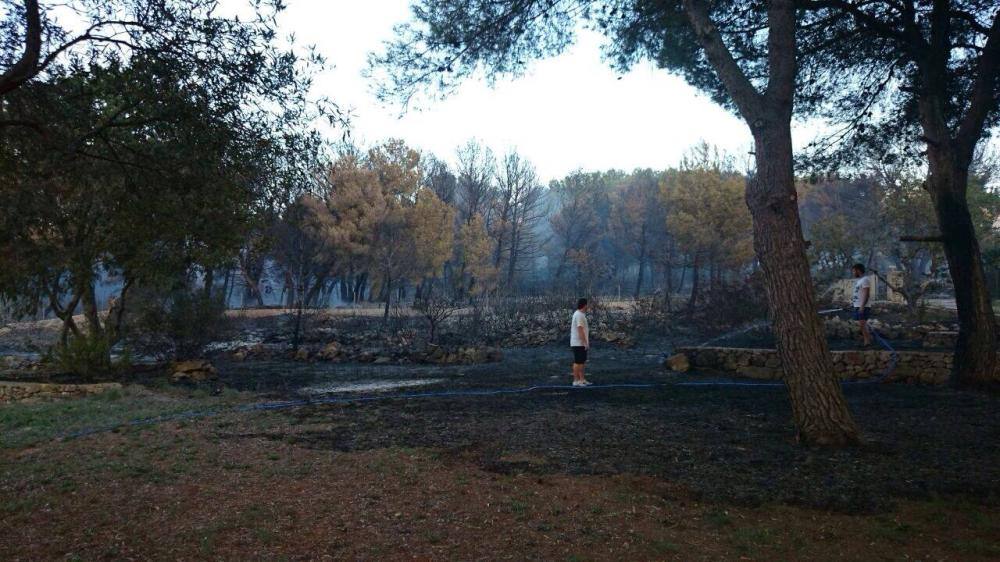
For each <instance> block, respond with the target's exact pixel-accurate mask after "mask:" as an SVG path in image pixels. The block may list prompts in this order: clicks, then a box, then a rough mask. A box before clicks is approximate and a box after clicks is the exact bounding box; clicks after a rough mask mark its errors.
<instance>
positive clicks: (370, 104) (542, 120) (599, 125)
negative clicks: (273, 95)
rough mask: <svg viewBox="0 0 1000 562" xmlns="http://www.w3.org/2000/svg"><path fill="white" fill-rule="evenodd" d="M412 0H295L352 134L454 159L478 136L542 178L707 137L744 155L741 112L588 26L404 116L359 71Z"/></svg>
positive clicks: (285, 21) (621, 163) (320, 86)
mask: <svg viewBox="0 0 1000 562" xmlns="http://www.w3.org/2000/svg"><path fill="white" fill-rule="evenodd" d="M408 6H409V2H408V1H407V0H365V1H360V0H288V9H287V10H286V11H285V12H284V14H283V15H282V18H281V26H282V30H283V31H285V32H294V33H295V36H296V42H297V43H298V44H300V45H306V44H314V45H316V47H317V49H318V50H319V51H320V52H321V53H323V54H324V55H325V56H326V58H327V61H328V63H329V64H330V66H331V67H332V68H331V69H330V70H329V71H327V72H325V73H324V74H323V75H322V76H321V77H320V78H319V80H318V81H317V84H316V91H317V92H318V93H322V94H323V95H326V96H328V97H330V98H331V99H333V100H334V101H336V102H338V103H339V104H340V105H341V106H342V107H347V108H351V109H352V110H353V118H352V127H351V134H352V136H354V137H355V138H356V139H358V140H360V141H362V142H363V143H365V144H371V143H375V142H378V141H380V140H383V139H386V138H389V137H398V138H401V139H403V140H405V141H406V142H407V143H409V144H410V145H412V146H414V147H417V148H419V149H421V150H425V151H430V152H433V153H434V154H436V155H438V156H439V157H442V158H444V159H446V160H448V161H454V153H455V149H456V148H457V147H458V146H459V145H461V144H464V143H465V141H466V140H467V139H469V138H473V137H474V138H477V139H479V140H480V141H482V142H483V143H485V144H487V145H489V146H490V147H492V148H493V149H494V150H495V151H497V152H498V153H502V152H504V151H506V150H507V149H508V148H510V147H516V148H517V149H518V151H520V152H521V153H522V154H523V155H524V156H526V157H527V158H528V159H529V160H531V161H532V162H533V163H534V164H535V166H536V167H537V169H538V172H539V175H540V177H541V179H542V180H544V181H548V180H550V179H553V178H556V177H560V176H562V175H564V174H566V173H567V172H569V171H571V170H573V169H576V168H583V169H587V170H594V169H607V168H622V169H625V170H631V169H633V168H636V167H651V168H664V167H667V166H670V165H673V164H676V163H677V162H678V161H679V160H680V158H681V156H682V155H683V154H684V152H685V150H686V149H687V148H688V147H689V146H691V145H692V144H694V143H696V142H698V141H699V140H700V139H705V140H707V141H708V142H710V143H714V144H717V145H719V146H720V147H722V148H724V149H726V150H728V151H730V152H731V153H733V154H734V155H738V156H739V157H740V158H743V157H744V156H745V155H746V153H747V151H748V149H749V147H750V134H749V131H748V129H747V128H746V126H745V125H744V124H743V122H742V121H741V120H739V119H738V118H737V117H734V116H733V115H730V114H729V113H727V112H726V111H724V110H722V109H721V108H719V107H718V106H716V105H715V104H713V103H712V102H711V100H709V99H708V98H707V97H705V96H703V95H700V94H698V93H697V91H696V90H694V89H693V88H691V87H690V86H688V85H686V84H685V83H684V81H683V80H682V79H680V78H678V77H675V76H670V75H668V74H667V73H666V72H665V71H663V70H657V69H656V68H654V67H653V66H652V65H643V66H641V67H638V68H635V69H634V70H632V71H631V72H629V73H628V74H625V75H624V76H622V79H621V80H618V75H617V74H616V73H615V72H613V71H612V70H611V69H610V67H609V66H608V65H607V64H605V63H604V62H603V61H602V60H601V56H600V44H601V37H600V36H599V35H597V34H593V33H585V34H583V35H580V36H579V37H578V40H577V43H576V45H574V46H573V47H572V48H571V49H570V50H569V51H568V52H566V53H564V54H563V55H561V56H559V57H557V58H553V59H548V60H543V61H539V62H537V63H536V64H535V65H534V66H533V67H532V68H531V71H530V72H529V74H528V75H526V76H524V77H523V78H520V79H517V80H512V81H504V82H499V83H498V84H497V85H496V87H495V88H492V89H491V88H490V87H489V86H488V85H486V84H485V83H484V82H468V83H466V84H465V85H464V86H463V87H462V88H461V90H460V91H459V92H458V93H457V94H455V95H453V96H451V97H449V98H447V99H446V100H444V101H440V102H431V103H429V104H425V108H424V109H423V110H422V111H416V112H415V111H411V112H409V113H407V114H405V115H403V116H402V117H400V111H401V108H400V107H399V106H392V105H390V106H384V105H382V104H380V103H379V102H378V101H377V100H376V99H375V97H374V95H373V93H372V86H371V84H370V83H369V82H368V81H367V80H366V79H364V78H363V77H362V76H361V72H362V70H363V69H364V68H365V64H366V57H367V55H368V53H369V52H370V51H372V50H376V49H379V48H380V46H381V44H382V42H383V41H384V40H386V39H388V38H390V37H392V27H393V25H394V24H396V23H399V22H401V21H404V20H406V19H407V18H408V17H409V7H408Z"/></svg>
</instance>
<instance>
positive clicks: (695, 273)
mask: <svg viewBox="0 0 1000 562" xmlns="http://www.w3.org/2000/svg"><path fill="white" fill-rule="evenodd" d="M700 269H701V256H699V255H698V254H697V252H696V253H695V255H694V261H692V262H691V296H690V297H689V298H688V306H687V313H688V316H690V315H691V314H693V313H694V307H695V306H697V305H698V285H699V280H700V279H701V271H700Z"/></svg>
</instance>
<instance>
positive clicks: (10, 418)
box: [0, 386, 243, 449]
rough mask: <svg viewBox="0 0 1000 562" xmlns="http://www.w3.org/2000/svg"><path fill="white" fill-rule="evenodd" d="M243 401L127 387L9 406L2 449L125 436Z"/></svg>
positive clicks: (1, 423) (1, 417)
mask: <svg viewBox="0 0 1000 562" xmlns="http://www.w3.org/2000/svg"><path fill="white" fill-rule="evenodd" d="M242 400H243V399H242V397H241V396H240V395H238V394H235V393H228V394H224V395H223V396H221V397H208V396H206V397H196V398H188V397H179V396H169V395H159V394H151V393H150V392H149V391H146V390H143V389H141V388H137V387H134V386H127V387H125V388H124V389H122V390H120V391H119V390H115V391H110V392H105V393H103V394H98V395H94V396H86V397H82V398H74V399H66V400H54V401H47V402H34V403H27V402H25V403H14V404H7V405H4V406H0V448H8V449H10V448H22V447H30V446H32V445H37V444H39V443H42V442H45V441H49V440H52V439H55V438H58V437H68V436H72V435H74V434H77V433H80V432H85V431H92V430H99V431H105V430H111V429H112V428H121V430H125V429H127V428H129V427H130V426H129V425H127V424H129V423H131V422H134V421H136V420H147V419H154V418H167V417H170V416H176V415H178V414H183V413H186V412H203V411H204V412H207V411H214V410H217V409H224V408H225V407H226V406H230V405H233V404H235V403H238V402H240V401H242ZM138 427H142V425H139V426H138Z"/></svg>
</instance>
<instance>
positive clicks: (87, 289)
mask: <svg viewBox="0 0 1000 562" xmlns="http://www.w3.org/2000/svg"><path fill="white" fill-rule="evenodd" d="M82 295H83V299H82V302H83V317H84V318H85V319H86V320H87V328H88V329H89V331H90V335H91V336H94V337H97V336H102V335H104V329H103V328H102V327H101V318H100V316H99V314H98V311H97V295H96V294H95V293H94V283H93V281H92V280H87V281H85V282H84V283H83V287H82Z"/></svg>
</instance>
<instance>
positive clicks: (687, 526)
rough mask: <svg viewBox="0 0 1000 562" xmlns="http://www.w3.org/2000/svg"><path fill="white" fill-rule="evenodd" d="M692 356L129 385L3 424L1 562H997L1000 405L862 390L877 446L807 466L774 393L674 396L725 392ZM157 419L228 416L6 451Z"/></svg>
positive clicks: (269, 370)
mask: <svg viewBox="0 0 1000 562" xmlns="http://www.w3.org/2000/svg"><path fill="white" fill-rule="evenodd" d="M691 339H693V338H689V340H691ZM692 343H699V342H697V341H682V340H680V339H677V340H666V339H664V340H656V339H653V340H652V341H647V342H642V343H640V345H639V346H638V347H636V348H633V349H628V350H625V349H617V348H613V347H608V346H601V345H598V346H596V347H595V349H594V350H593V353H592V362H591V363H590V364H589V366H588V378H590V379H591V380H592V381H593V382H594V383H595V384H597V385H608V384H612V385H613V384H630V383H643V384H656V385H662V386H654V387H650V388H620V387H619V388H601V387H600V386H598V387H597V388H589V389H572V388H543V389H539V390H535V391H531V392H524V393H518V394H495V395H466V396H458V397H455V396H434V397H419V398H417V397H407V396H405V395H408V394H414V393H425V392H430V393H435V392H445V391H448V392H451V391H472V390H491V389H492V390H497V391H499V390H505V389H522V388H527V387H531V386H538V385H542V386H547V385H565V384H566V383H567V382H568V381H569V365H568V364H567V363H568V357H569V353H568V350H567V349H565V348H564V347H563V346H558V345H550V346H541V347H533V348H515V349H505V350H504V358H503V360H502V361H501V362H499V363H487V364H478V365H453V366H439V365H374V364H351V363H340V364H336V363H327V362H301V361H291V360H267V361H265V360H250V361H244V362H236V361H225V360H217V361H216V365H217V367H218V368H219V370H220V381H219V382H220V383H221V385H223V386H225V387H226V388H227V389H229V390H227V391H226V393H228V394H225V393H224V394H223V396H222V397H218V398H216V397H212V396H211V393H209V392H206V389H205V388H201V387H191V388H185V387H165V386H164V384H163V381H162V379H157V378H156V377H154V376H152V375H143V376H139V377H136V378H135V379H134V382H136V383H138V384H135V385H131V387H139V388H141V392H140V393H138V394H136V395H135V396H132V394H131V393H132V392H133V391H130V390H128V389H129V388H130V387H126V391H125V396H124V397H123V398H115V397H110V398H100V397H95V398H88V399H82V400H79V401H73V402H71V403H50V404H45V405H14V406H7V407H4V408H3V409H0V496H2V497H4V498H7V499H0V519H3V520H4V521H5V528H6V529H7V530H8V532H7V534H6V538H0V553H2V552H4V551H5V550H6V551H8V552H10V553H13V554H12V556H11V558H12V559H39V558H55V557H72V556H74V555H80V556H82V557H84V558H122V557H138V558H145V557H149V556H154V557H159V558H189V559H196V558H256V557H261V556H264V557H286V558H318V557H320V556H322V555H324V554H329V553H334V555H335V556H340V557H344V558H367V559H370V558H376V559H378V558H386V559H403V558H412V557H413V556H420V557H423V558H426V559H449V558H452V559H454V558H460V559H491V558H494V559H495V558H501V557H506V558H513V559H531V558H534V559H572V560H582V559H592V558H593V559H608V560H614V559H623V558H626V559H678V560H688V559H736V558H741V557H742V558H748V559H762V560H767V559H833V558H841V559H856V560H871V559H886V560H888V559H898V558H899V557H900V556H901V555H903V554H905V555H906V556H912V557H915V558H927V557H930V558H933V559H954V560H965V559H990V558H993V557H995V556H998V555H1000V543H997V541H996V540H995V537H996V534H995V533H996V526H995V523H994V522H995V521H997V520H998V519H997V518H995V516H996V514H997V513H998V511H1000V446H998V444H1000V417H998V416H997V413H998V412H1000V396H997V395H990V394H983V393H977V392H970V391H963V390H957V389H953V388H947V387H945V388H937V387H925V386H915V385H901V384H857V385H846V386H845V394H846V396H847V399H848V402H849V404H850V407H851V409H852V412H853V413H854V415H855V418H856V419H857V421H858V423H859V425H860V426H861V427H862V429H863V432H864V436H865V444H864V445H862V446H860V447H856V448H850V449H844V450H826V449H813V448H805V447H801V446H799V445H797V444H796V443H795V442H794V428H793V427H792V424H791V412H790V407H789V403H788V399H787V395H786V393H785V391H784V390H783V389H782V388H781V387H772V386H744V385H742V384H741V385H740V386H726V385H718V386H698V387H692V386H674V385H672V383H675V382H686V381H692V380H695V381H715V382H730V381H726V380H723V379H709V378H707V377H704V376H701V375H698V374H697V373H690V374H687V375H683V376H680V375H673V374H668V373H666V372H665V371H664V370H663V369H662V367H660V362H661V360H662V356H663V354H666V353H669V352H670V351H671V350H672V346H673V345H674V344H676V345H687V344H692ZM730 345H732V344H731V343H730ZM415 379H419V380H433V381H435V382H433V383H431V384H427V385H422V386H415V387H409V388H396V389H390V390H385V391H381V392H376V391H366V392H364V393H348V392H333V393H331V394H315V393H310V392H307V390H306V389H309V388H314V387H330V386H333V387H336V386H337V385H349V384H358V383H371V382H380V383H394V382H395V383H405V382H408V381H410V382H412V381H413V380H415ZM743 382H744V383H745V381H743ZM362 395H363V396H373V397H378V400H372V401H354V402H347V403H315V404H312V405H308V406H304V407H295V408H287V409H281V410H274V411H268V412H264V411H249V412H247V411H238V410H237V411H234V410H233V409H232V408H231V406H233V405H239V404H246V403H256V402H262V401H277V400H286V399H301V398H303V397H306V396H312V397H316V398H317V399H323V398H335V399H339V398H347V397H358V396H362ZM217 400H218V402H216V401H217ZM62 404H66V406H61V405H62ZM64 408H65V411H63V409H64ZM141 408H142V409H143V410H140V409H141ZM156 408H163V409H167V408H169V409H170V410H169V411H182V412H183V411H188V410H195V411H206V412H207V411H213V410H214V411H217V412H228V413H223V414H219V415H213V416H205V417H200V416H194V417H192V418H190V419H186V420H182V421H178V420H176V419H171V420H170V421H167V422H165V423H157V424H150V425H142V426H137V427H125V428H121V429H119V430H115V431H113V432H100V433H96V434H92V435H88V436H86V437H81V438H74V439H62V438H56V439H51V438H48V439H35V440H31V441H29V440H27V439H26V438H25V439H21V440H17V441H14V442H10V441H8V443H13V444H5V443H4V439H3V437H4V436H3V432H8V436H9V435H19V433H18V432H22V431H26V432H27V431H29V430H31V428H37V427H38V426H39V425H42V424H44V423H48V424H51V425H53V426H57V425H58V426H60V427H53V428H52V430H51V432H50V433H51V435H53V436H59V435H66V432H65V431H64V428H63V427H61V424H64V423H66V422H69V421H74V422H75V423H77V426H76V427H75V428H74V429H79V428H80V427H82V426H88V425H93V426H102V425H106V420H107V419H109V416H110V415H111V414H112V413H113V414H114V415H115V416H117V417H115V418H114V419H116V420H122V419H125V420H127V419H132V418H137V417H146V416H152V415H155V414H156V411H155V409H156ZM145 409H148V410H149V411H148V412H147V411H146V410H145ZM140 411H141V412H142V413H140ZM62 416H65V422H64V420H63V417H62ZM74 416H77V417H79V419H77V418H76V417H74ZM84 416H86V417H84ZM53 420H54V421H53ZM29 434H30V432H29ZM637 508H638V514H636V513H637V512H636V509H637ZM636 533H638V534H636ZM358 537H363V539H359V538H358ZM5 542H6V544H5ZM108 545H112V546H108ZM4 547H7V548H4ZM490 549H495V550H490ZM833 553H839V554H838V555H836V556H835V555H834V554H833ZM875 553H877V554H875ZM901 553H902V554H901ZM501 554H502V556H501Z"/></svg>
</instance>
